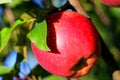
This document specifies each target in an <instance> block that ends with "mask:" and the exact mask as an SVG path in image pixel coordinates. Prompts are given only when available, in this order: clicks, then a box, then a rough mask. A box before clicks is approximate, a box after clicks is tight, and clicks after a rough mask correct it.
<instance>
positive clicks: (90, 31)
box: [31, 11, 100, 77]
mask: <svg viewBox="0 0 120 80" xmlns="http://www.w3.org/2000/svg"><path fill="white" fill-rule="evenodd" d="M46 20H47V25H48V36H47V44H48V46H49V48H50V49H51V51H43V50H40V49H38V48H37V47H36V46H35V45H34V44H33V43H32V42H31V46H32V50H33V52H34V54H35V56H36V58H37V60H38V62H39V64H40V65H41V66H42V67H43V68H44V69H45V70H47V71H48V72H50V73H53V74H55V75H58V76H63V77H80V76H83V75H85V74H87V73H88V72H89V70H90V69H91V68H92V66H93V65H94V64H95V62H96V60H97V59H98V58H99V55H100V39H99V35H98V32H97V31H96V29H95V27H94V26H93V24H92V22H91V21H90V20H89V19H88V18H86V17H84V16H82V15H80V14H78V13H77V12H73V11H64V12H57V13H54V14H51V15H49V16H48V17H47V18H46Z"/></svg>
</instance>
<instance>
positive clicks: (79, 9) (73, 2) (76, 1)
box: [69, 0, 89, 18]
mask: <svg viewBox="0 0 120 80" xmlns="http://www.w3.org/2000/svg"><path fill="white" fill-rule="evenodd" d="M69 3H70V4H71V5H72V6H73V7H74V8H75V9H76V11H77V12H78V13H80V14H82V15H83V16H85V17H87V18H89V15H88V14H87V12H86V11H85V9H84V8H83V6H82V4H81V2H80V0H69Z"/></svg>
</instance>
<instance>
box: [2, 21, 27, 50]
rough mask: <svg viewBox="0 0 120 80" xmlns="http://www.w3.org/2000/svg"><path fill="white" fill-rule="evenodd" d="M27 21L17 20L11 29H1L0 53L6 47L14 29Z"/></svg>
mask: <svg viewBox="0 0 120 80" xmlns="http://www.w3.org/2000/svg"><path fill="white" fill-rule="evenodd" d="M28 21H29V19H24V20H17V21H15V22H14V24H13V26H12V27H11V28H3V29H2V30H1V32H0V52H1V51H2V49H3V48H4V47H5V46H6V45H7V43H8V41H9V39H10V36H11V34H12V32H13V31H14V29H15V28H16V27H20V25H22V24H24V23H26V22H28Z"/></svg>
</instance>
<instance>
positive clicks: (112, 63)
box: [101, 38, 120, 80]
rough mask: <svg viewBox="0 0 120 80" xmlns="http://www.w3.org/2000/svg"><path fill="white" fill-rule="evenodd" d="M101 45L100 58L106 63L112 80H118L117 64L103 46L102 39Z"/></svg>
mask: <svg viewBox="0 0 120 80" xmlns="http://www.w3.org/2000/svg"><path fill="white" fill-rule="evenodd" d="M101 43H102V46H101V47H102V50H101V51H102V52H101V56H102V58H103V60H104V62H105V63H106V65H107V66H108V68H109V70H110V72H111V74H112V77H113V80H120V68H119V66H118V64H117V62H116V61H115V59H114V57H113V55H112V54H111V52H110V51H109V49H108V48H107V46H106V45H105V43H104V41H103V40H102V38H101Z"/></svg>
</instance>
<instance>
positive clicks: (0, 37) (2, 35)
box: [0, 28, 11, 52]
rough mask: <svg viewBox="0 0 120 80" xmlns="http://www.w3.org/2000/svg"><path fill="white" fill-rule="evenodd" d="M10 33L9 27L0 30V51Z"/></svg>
mask: <svg viewBox="0 0 120 80" xmlns="http://www.w3.org/2000/svg"><path fill="white" fill-rule="evenodd" d="M10 34H11V29H10V28H4V29H2V31H1V32H0V52H1V50H2V49H3V48H4V47H5V45H6V44H7V42H8V41H9V38H10Z"/></svg>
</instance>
